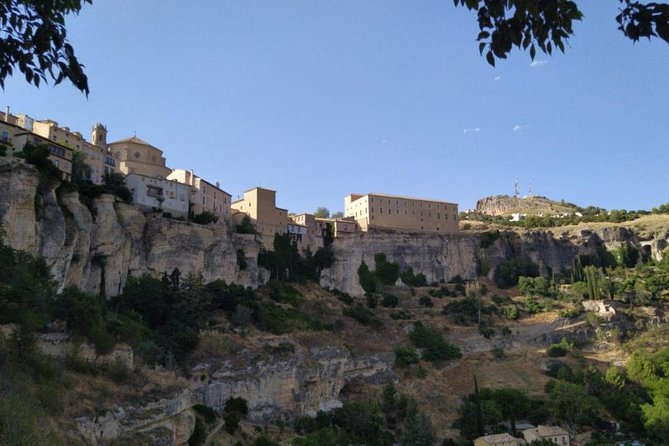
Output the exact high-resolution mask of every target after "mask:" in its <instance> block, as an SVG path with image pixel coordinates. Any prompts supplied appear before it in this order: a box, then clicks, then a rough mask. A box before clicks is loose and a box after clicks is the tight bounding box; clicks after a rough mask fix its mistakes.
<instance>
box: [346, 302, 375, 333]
mask: <svg viewBox="0 0 669 446" xmlns="http://www.w3.org/2000/svg"><path fill="white" fill-rule="evenodd" d="M342 313H343V314H344V316H348V317H350V318H353V319H355V320H356V321H357V322H358V323H359V324H361V325H366V326H369V327H372V328H379V327H381V325H382V323H381V321H380V320H378V319H377V318H376V316H374V313H372V312H371V311H369V310H368V309H367V308H365V307H363V306H362V305H360V304H355V305H352V306H350V307H348V308H344V309H343V311H342Z"/></svg>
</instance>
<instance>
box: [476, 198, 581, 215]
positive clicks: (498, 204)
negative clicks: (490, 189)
mask: <svg viewBox="0 0 669 446" xmlns="http://www.w3.org/2000/svg"><path fill="white" fill-rule="evenodd" d="M577 211H578V208H577V207H576V206H575V205H573V204H570V203H565V202H563V201H562V202H558V201H553V200H550V199H548V198H546V197H540V196H527V197H512V196H509V195H495V196H492V197H485V198H481V199H480V200H478V201H477V202H476V208H475V209H474V212H477V213H480V214H487V215H511V214H516V213H517V214H524V215H564V214H573V213H575V212H577Z"/></svg>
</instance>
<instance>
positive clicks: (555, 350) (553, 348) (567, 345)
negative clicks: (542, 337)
mask: <svg viewBox="0 0 669 446" xmlns="http://www.w3.org/2000/svg"><path fill="white" fill-rule="evenodd" d="M573 350H574V344H573V343H571V342H569V341H567V338H562V340H561V341H560V343H559V344H551V345H550V346H549V347H548V348H547V349H546V354H547V355H548V356H550V357H551V358H558V357H561V356H565V355H566V354H567V353H569V352H570V351H573Z"/></svg>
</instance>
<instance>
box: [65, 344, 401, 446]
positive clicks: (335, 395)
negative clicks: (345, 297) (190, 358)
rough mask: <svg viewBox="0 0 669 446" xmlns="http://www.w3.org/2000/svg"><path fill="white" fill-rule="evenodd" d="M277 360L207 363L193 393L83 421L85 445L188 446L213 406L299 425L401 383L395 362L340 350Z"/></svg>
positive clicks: (387, 356)
mask: <svg viewBox="0 0 669 446" xmlns="http://www.w3.org/2000/svg"><path fill="white" fill-rule="evenodd" d="M293 345H295V352H294V353H289V354H279V355H269V356H264V357H262V359H261V358H260V357H261V356H262V355H260V354H259V353H258V352H251V351H249V350H242V351H240V352H239V353H237V354H235V355H233V356H231V357H228V358H226V360H225V361H223V362H222V363H221V362H220V360H212V361H211V362H210V363H207V362H203V363H200V364H198V365H196V366H195V367H194V368H193V369H192V374H193V378H192V381H191V385H190V386H189V387H188V388H185V389H183V390H181V391H180V392H178V393H175V394H174V395H173V396H171V397H166V398H161V399H158V400H156V401H151V402H148V403H144V404H141V405H131V404H124V405H119V406H117V407H115V408H114V409H113V410H111V411H108V412H105V413H103V414H101V415H98V416H96V417H81V418H78V419H77V420H76V422H77V428H78V431H79V433H80V435H81V436H82V437H84V438H85V439H86V440H87V441H88V442H89V443H90V444H93V445H103V444H107V443H109V442H110V441H112V440H116V441H121V440H122V442H123V444H130V445H134V444H137V445H139V444H165V445H182V444H185V443H186V442H187V441H188V438H189V437H190V435H191V434H192V432H193V429H194V425H195V418H194V414H193V409H192V407H193V406H194V405H196V404H205V405H207V406H209V407H211V408H213V409H215V410H217V411H218V412H219V413H222V412H223V409H224V408H225V403H226V401H227V400H228V399H229V398H233V397H241V398H244V399H246V401H247V403H248V406H249V419H250V421H252V422H256V423H261V424H267V423H270V422H276V421H278V420H293V419H295V418H296V417H299V416H302V415H305V414H311V415H315V413H316V411H317V410H322V409H328V408H332V407H338V406H340V405H341V403H340V402H339V395H340V393H341V391H342V389H343V388H344V386H345V385H346V384H347V383H349V382H351V381H352V380H354V379H356V380H362V381H364V382H373V383H377V384H378V383H382V382H386V381H387V380H388V379H394V375H393V372H392V366H393V360H394V354H393V353H392V352H390V353H378V354H375V355H369V356H363V357H359V358H352V357H351V355H350V354H349V353H348V351H347V350H345V349H343V348H340V347H336V346H330V347H320V348H310V349H307V348H304V347H301V346H299V345H297V344H293Z"/></svg>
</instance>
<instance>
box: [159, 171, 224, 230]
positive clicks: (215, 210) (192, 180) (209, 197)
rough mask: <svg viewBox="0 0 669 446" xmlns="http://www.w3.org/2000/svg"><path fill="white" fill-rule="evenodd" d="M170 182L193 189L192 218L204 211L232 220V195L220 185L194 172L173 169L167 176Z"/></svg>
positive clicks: (191, 201) (191, 198)
mask: <svg viewBox="0 0 669 446" xmlns="http://www.w3.org/2000/svg"><path fill="white" fill-rule="evenodd" d="M167 179H168V180H174V181H178V182H179V183H183V184H187V185H189V186H190V188H191V196H190V214H191V215H190V216H191V218H192V217H194V216H196V215H199V214H201V213H202V212H204V211H207V212H211V213H212V214H214V215H216V216H217V217H219V218H220V219H225V220H229V219H230V202H231V199H232V195H230V194H229V193H227V192H226V191H224V190H223V189H221V188H220V186H219V184H218V183H216V184H211V183H210V182H208V181H206V180H205V179H204V178H201V177H199V176H197V175H195V173H194V172H193V171H192V170H184V169H172V172H171V173H170V174H169V175H167Z"/></svg>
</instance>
